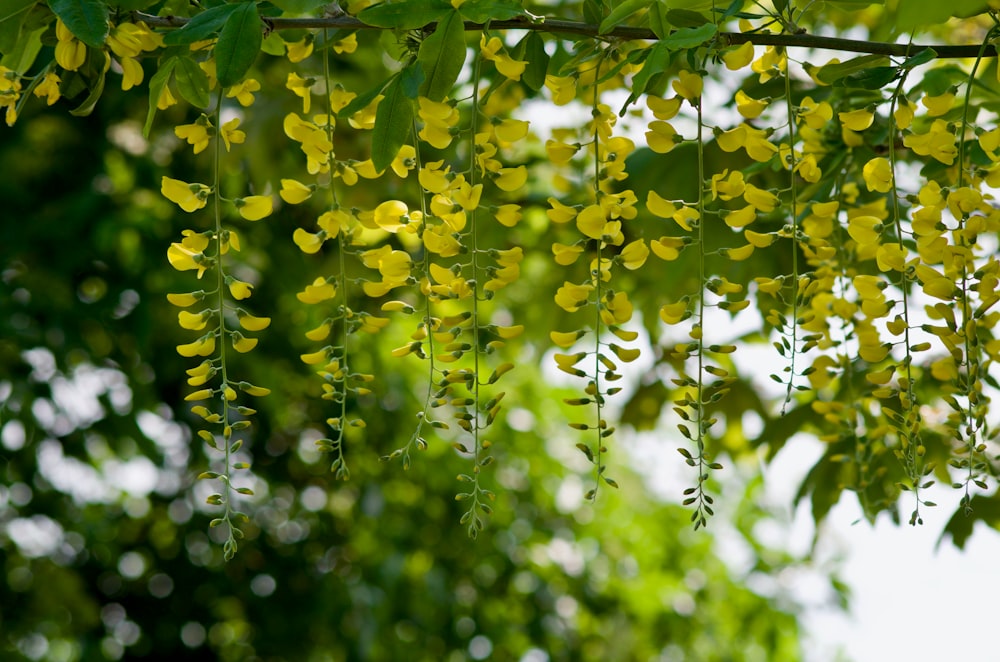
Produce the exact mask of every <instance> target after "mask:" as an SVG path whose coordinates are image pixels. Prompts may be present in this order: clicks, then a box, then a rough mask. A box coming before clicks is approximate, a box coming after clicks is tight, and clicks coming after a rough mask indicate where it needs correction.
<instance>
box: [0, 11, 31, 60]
mask: <svg viewBox="0 0 1000 662" xmlns="http://www.w3.org/2000/svg"><path fill="white" fill-rule="evenodd" d="M34 6H35V0H8V2H6V3H4V5H3V7H0V53H4V54H7V53H10V52H11V51H12V50H14V48H15V47H16V45H17V40H18V36H19V35H20V34H21V27H22V26H23V25H24V21H25V19H27V18H28V14H29V13H30V11H29V10H30V9H31V8H32V7H34Z"/></svg>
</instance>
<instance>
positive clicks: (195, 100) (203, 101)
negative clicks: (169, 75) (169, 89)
mask: <svg viewBox="0 0 1000 662" xmlns="http://www.w3.org/2000/svg"><path fill="white" fill-rule="evenodd" d="M174 78H175V80H176V81H177V91H178V92H180V93H181V96H182V97H184V100H185V101H187V102H188V103H189V104H191V105H192V106H195V107H197V108H208V104H209V103H210V99H209V96H208V76H207V75H206V74H205V72H204V71H203V70H202V68H201V67H199V66H198V63H197V62H195V61H194V60H193V59H191V58H190V57H187V56H183V57H179V58H177V69H176V71H175V72H174Z"/></svg>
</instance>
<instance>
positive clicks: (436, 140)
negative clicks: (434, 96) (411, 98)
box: [417, 97, 459, 149]
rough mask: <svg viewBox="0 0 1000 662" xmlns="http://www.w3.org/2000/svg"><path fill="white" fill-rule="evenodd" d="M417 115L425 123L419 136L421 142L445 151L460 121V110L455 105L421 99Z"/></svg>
mask: <svg viewBox="0 0 1000 662" xmlns="http://www.w3.org/2000/svg"><path fill="white" fill-rule="evenodd" d="M417 114H418V115H419V116H420V120H421V121H422V122H423V123H424V126H423V128H422V129H421V130H420V132H419V133H418V134H417V135H418V136H419V137H420V139H421V140H423V141H424V142H426V143H428V144H429V145H431V146H432V147H436V148H437V149H444V148H445V147H447V146H448V145H450V144H451V141H452V138H453V137H454V136H455V134H456V133H457V131H456V130H455V127H456V126H457V125H458V121H459V114H458V109H457V108H456V107H455V106H454V105H452V104H449V103H447V102H443V101H431V100H430V99H428V98H426V97H419V98H418V99H417Z"/></svg>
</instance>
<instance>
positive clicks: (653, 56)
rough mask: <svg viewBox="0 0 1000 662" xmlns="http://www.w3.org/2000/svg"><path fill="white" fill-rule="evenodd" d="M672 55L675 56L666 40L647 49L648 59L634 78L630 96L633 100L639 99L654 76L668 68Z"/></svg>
mask: <svg viewBox="0 0 1000 662" xmlns="http://www.w3.org/2000/svg"><path fill="white" fill-rule="evenodd" d="M671 57H673V54H672V53H671V48H670V47H669V46H668V45H667V43H666V41H665V40H661V41H658V42H656V43H655V44H653V45H652V46H650V47H649V48H648V49H647V50H646V59H645V60H644V61H643V64H642V69H640V70H639V73H637V74H636V75H635V76H634V77H633V78H632V94H631V95H630V97H629V98H630V99H631V100H632V101H634V100H635V99H638V98H639V96H640V95H641V94H642V93H643V92H645V91H646V86H647V85H648V84H649V81H650V79H651V78H652V77H653V76H655V75H656V74H659V73H661V72H662V71H663V70H664V69H666V67H667V65H668V64H669V63H670V58H671ZM632 97H634V99H633V98H632ZM630 103H631V102H630Z"/></svg>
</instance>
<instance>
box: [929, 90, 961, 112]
mask: <svg viewBox="0 0 1000 662" xmlns="http://www.w3.org/2000/svg"><path fill="white" fill-rule="evenodd" d="M920 103H921V104H923V106H924V108H926V109H927V115H928V117H940V116H941V115H944V114H946V113H947V112H948V111H949V110H951V107H952V106H954V105H955V91H954V90H949V91H947V92H945V93H944V94H939V95H937V96H933V97H931V96H925V97H924V98H922V99H921V100H920Z"/></svg>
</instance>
